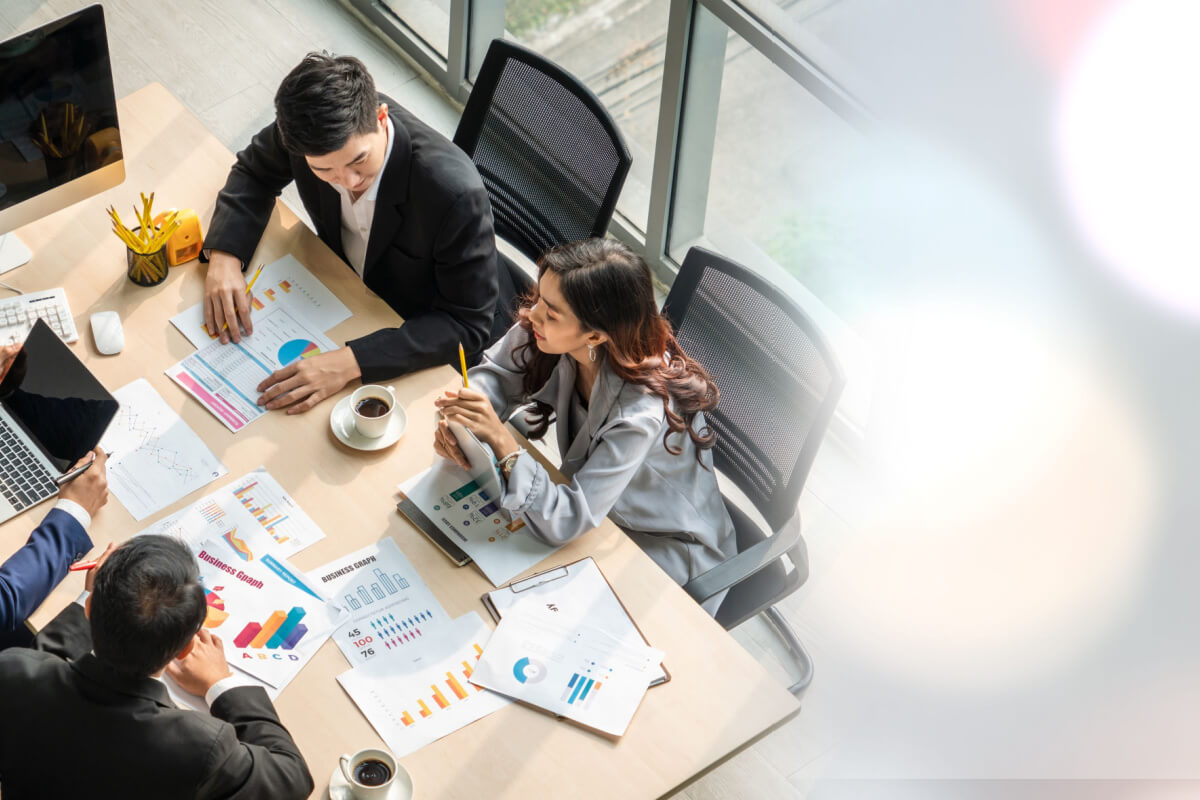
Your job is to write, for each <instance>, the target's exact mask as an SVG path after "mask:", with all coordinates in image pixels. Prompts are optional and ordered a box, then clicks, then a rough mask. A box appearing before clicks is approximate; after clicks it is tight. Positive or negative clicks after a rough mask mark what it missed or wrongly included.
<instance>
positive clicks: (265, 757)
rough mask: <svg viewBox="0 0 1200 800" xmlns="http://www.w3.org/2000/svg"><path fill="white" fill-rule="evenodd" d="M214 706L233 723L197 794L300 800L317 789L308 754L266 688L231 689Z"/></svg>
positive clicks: (219, 715) (214, 747)
mask: <svg viewBox="0 0 1200 800" xmlns="http://www.w3.org/2000/svg"><path fill="white" fill-rule="evenodd" d="M210 711H211V713H212V715H213V716H214V717H216V718H217V719H221V720H224V721H225V722H228V723H229V724H230V725H232V726H233V727H232V728H228V727H222V729H221V733H220V735H219V736H218V737H217V739H216V741H214V742H213V745H212V750H211V752H210V753H209V758H208V763H207V766H206V769H205V777H204V779H203V781H204V782H203V784H202V785H201V786H200V787H198V789H197V795H198V796H202V797H223V798H257V797H270V798H273V799H274V800H288V798H297V800H300V798H305V797H308V796H309V794H311V793H312V790H313V779H312V774H311V773H309V771H308V766H307V765H306V764H305V763H304V757H303V756H302V755H300V749H299V748H298V747H296V743H295V742H294V741H293V740H292V736H291V734H289V733H288V732H287V729H286V728H284V727H283V725H282V723H280V721H279V717H278V716H277V715H276V713H275V708H274V706H272V705H271V701H270V699H269V698H268V697H267V693H266V692H265V691H264V690H263V689H262V687H259V686H242V687H238V688H236V689H230V690H228V691H226V692H224V693H223V694H222V695H221V696H220V697H218V698H217V699H216V701H215V702H214V703H213V704H212V708H211V709H210Z"/></svg>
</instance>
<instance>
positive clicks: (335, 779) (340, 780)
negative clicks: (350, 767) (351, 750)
mask: <svg viewBox="0 0 1200 800" xmlns="http://www.w3.org/2000/svg"><path fill="white" fill-rule="evenodd" d="M404 778H408V773H407V772H401V773H400V774H399V775H397V776H396V780H394V781H392V785H391V786H390V787H388V793H387V800H409V798H411V797H412V796H413V793H412V784H411V783H409V782H408V781H405V780H403V779H404ZM410 780H411V779H410ZM327 797H329V800H353V798H354V795H352V794H350V781H348V780H346V776H345V775H343V774H342V769H341V767H334V768H333V774H332V775H330V776H329V794H328V795H327Z"/></svg>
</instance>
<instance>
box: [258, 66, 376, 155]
mask: <svg viewBox="0 0 1200 800" xmlns="http://www.w3.org/2000/svg"><path fill="white" fill-rule="evenodd" d="M378 111H379V95H378V93H377V92H376V91H375V81H374V80H373V79H372V78H371V73H369V72H367V67H366V65H364V64H363V63H362V62H361V61H359V60H358V59H357V58H354V57H353V56H332V55H330V54H328V53H309V54H308V55H306V56H305V57H304V60H303V61H301V62H300V63H299V64H298V65H296V67H295V68H294V69H293V70H292V71H291V72H289V73H288V74H287V77H285V78H284V79H283V82H282V83H281V84H279V90H278V91H277V92H275V125H276V127H277V128H278V130H279V135H280V137H281V138H282V140H283V146H284V147H286V148H287V150H288V152H290V153H292V154H294V155H298V156H323V155H326V154H328V153H332V152H334V151H337V150H341V149H342V148H343V147H345V146H346V142H348V141H350V137H351V136H355V135H357V134H363V133H370V132H371V131H373V130H375V120H376V114H377V113H378Z"/></svg>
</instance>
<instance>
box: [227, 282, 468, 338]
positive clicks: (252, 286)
mask: <svg viewBox="0 0 1200 800" xmlns="http://www.w3.org/2000/svg"><path fill="white" fill-rule="evenodd" d="M265 266H266V264H259V265H258V269H256V270H254V274H253V275H252V276H250V282H249V283H247V284H246V296H247V297H249V296H250V290H251V289H253V288H254V282H255V281H256V280H258V276H259V275H262V271H263V267H265ZM228 328H229V323H228V322H226V323H225V324H224V325H222V326H221V330H227V329H228ZM460 347H461V345H460Z"/></svg>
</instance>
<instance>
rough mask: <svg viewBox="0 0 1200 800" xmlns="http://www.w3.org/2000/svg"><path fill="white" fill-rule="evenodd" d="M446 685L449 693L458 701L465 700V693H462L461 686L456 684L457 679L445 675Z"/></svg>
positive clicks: (451, 674) (450, 675) (450, 674)
mask: <svg viewBox="0 0 1200 800" xmlns="http://www.w3.org/2000/svg"><path fill="white" fill-rule="evenodd" d="M446 685H447V686H449V687H450V691H452V692H454V696H455V697H457V698H458V699H459V700H465V699H467V693H466V692H465V691H463V687H462V684H461V683H459V682H458V678H456V677H454V674H453V673H450V672H447V673H446Z"/></svg>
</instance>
